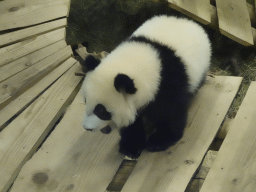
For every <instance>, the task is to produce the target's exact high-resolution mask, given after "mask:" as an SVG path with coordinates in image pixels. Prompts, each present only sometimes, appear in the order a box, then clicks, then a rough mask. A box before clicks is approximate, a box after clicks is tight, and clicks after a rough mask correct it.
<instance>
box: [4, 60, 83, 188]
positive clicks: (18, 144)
mask: <svg viewBox="0 0 256 192" xmlns="http://www.w3.org/2000/svg"><path fill="white" fill-rule="evenodd" d="M79 68H80V66H79V64H78V63H77V64H76V65H75V66H74V67H72V68H71V69H70V70H69V71H68V72H67V73H66V74H65V75H63V76H62V77H61V78H60V79H59V80H58V81H57V82H56V83H55V84H53V85H52V86H51V87H50V88H49V89H48V90H47V91H46V92H44V93H43V94H42V95H41V96H40V97H39V98H38V99H36V100H35V101H34V102H33V103H32V104H31V105H30V106H29V107H28V108H27V109H26V110H25V111H24V112H22V113H21V114H20V115H19V116H18V117H17V118H16V119H15V120H14V121H12V122H11V123H10V125H8V126H7V127H6V128H5V129H4V130H3V131H2V132H1V133H0V138H1V139H0V191H1V192H5V191H7V190H8V188H9V187H10V185H11V184H12V182H13V180H14V179H15V177H16V176H17V174H18V172H19V171H20V169H21V167H22V166H23V165H24V163H25V162H26V161H27V160H28V159H29V158H30V157H31V156H32V155H33V153H34V152H35V151H36V149H37V148H38V146H39V145H40V144H41V142H42V141H43V140H44V138H45V137H46V135H47V134H48V133H49V131H50V130H51V128H52V127H53V126H54V124H55V122H56V121H57V120H58V118H59V117H60V115H61V114H62V113H63V111H64V110H65V108H66V107H67V105H68V104H69V103H70V101H71V99H72V98H74V96H73V94H74V93H77V90H76V87H77V85H78V83H79V82H80V81H81V77H77V76H74V73H75V71H77V70H78V69H79ZM51 163H52V162H51ZM51 163H50V161H48V160H47V164H48V165H50V164H51ZM40 171H43V170H40ZM18 191H19V192H20V191H24V190H18Z"/></svg>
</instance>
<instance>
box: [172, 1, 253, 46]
mask: <svg viewBox="0 0 256 192" xmlns="http://www.w3.org/2000/svg"><path fill="white" fill-rule="evenodd" d="M246 5H247V9H248V11H249V14H250V18H251V22H252V26H256V12H254V11H253V7H252V6H251V5H250V4H248V3H247V4H246ZM169 6H170V7H171V8H173V9H175V10H177V11H180V12H182V11H181V10H180V9H178V8H175V7H174V6H172V5H171V4H169ZM182 13H184V14H185V15H187V16H189V17H191V15H190V14H188V13H187V12H182ZM210 13H211V23H210V24H208V26H209V27H210V28H212V29H214V30H216V31H219V30H220V29H219V23H218V15H217V9H216V7H215V6H213V5H210ZM192 18H193V17H192ZM194 19H195V18H194ZM251 30H252V33H253V34H255V32H254V31H255V30H256V29H255V28H253V27H252V28H251ZM233 40H234V41H236V39H233ZM253 40H254V47H256V35H253Z"/></svg>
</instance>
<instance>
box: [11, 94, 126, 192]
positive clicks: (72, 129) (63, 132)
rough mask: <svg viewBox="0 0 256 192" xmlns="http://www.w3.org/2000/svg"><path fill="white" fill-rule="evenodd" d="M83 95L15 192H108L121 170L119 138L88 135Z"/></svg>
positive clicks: (28, 165)
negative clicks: (106, 191)
mask: <svg viewBox="0 0 256 192" xmlns="http://www.w3.org/2000/svg"><path fill="white" fill-rule="evenodd" d="M84 112H85V105H84V98H83V96H82V94H81V93H79V94H78V95H77V97H76V99H75V100H74V102H73V103H72V104H71V106H70V107H69V109H68V111H67V113H66V114H65V116H64V117H63V119H62V120H61V121H60V123H59V124H58V125H57V127H56V128H55V130H54V131H53V132H52V133H51V135H50V136H49V137H48V139H47V140H46V141H45V143H44V144H43V145H42V147H41V148H40V149H39V150H38V152H37V153H36V154H35V155H34V156H33V157H32V159H30V160H29V161H28V162H27V163H26V164H25V165H24V167H23V168H22V170H21V172H20V174H19V175H18V177H17V179H16V181H15V183H14V185H13V187H12V190H11V192H20V191H26V192H39V191H40V192H48V191H53V192H59V191H69V190H70V191H77V192H87V191H88V192H94V191H95V192H96V191H97V192H98V191H105V189H106V188H107V186H108V184H109V183H110V181H111V180H112V178H113V176H114V175H115V173H116V171H117V169H118V167H119V166H120V164H121V162H122V160H123V155H121V154H120V153H119V152H118V140H119V134H118V131H117V130H113V131H112V132H111V134H108V135H105V134H102V133H101V132H88V131H87V132H86V131H85V130H84V129H83V127H82V120H83V114H84Z"/></svg>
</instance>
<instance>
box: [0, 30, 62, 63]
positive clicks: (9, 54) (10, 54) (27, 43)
mask: <svg viewBox="0 0 256 192" xmlns="http://www.w3.org/2000/svg"><path fill="white" fill-rule="evenodd" d="M64 38H65V28H61V29H57V30H55V31H52V32H49V33H47V34H44V35H40V36H36V37H33V38H30V39H27V40H24V41H22V42H19V43H16V44H13V45H9V46H7V47H3V48H1V49H0V66H3V65H5V64H7V63H9V62H11V61H13V60H15V59H18V58H20V57H23V56H25V55H27V54H30V53H32V52H34V51H37V50H39V49H41V48H43V47H46V46H48V45H50V44H53V43H55V42H57V41H60V40H62V39H64Z"/></svg>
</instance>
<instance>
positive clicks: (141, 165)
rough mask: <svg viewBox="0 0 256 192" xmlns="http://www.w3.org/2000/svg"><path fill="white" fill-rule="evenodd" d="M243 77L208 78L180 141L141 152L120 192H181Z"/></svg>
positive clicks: (201, 157)
mask: <svg viewBox="0 0 256 192" xmlns="http://www.w3.org/2000/svg"><path fill="white" fill-rule="evenodd" d="M241 80H242V78H240V77H227V76H226V77H224V76H219V77H217V76H216V77H215V78H210V77H209V78H208V80H207V82H206V84H205V85H204V86H203V87H202V88H201V89H200V91H199V93H198V94H197V95H196V97H195V99H194V101H193V103H192V106H191V108H190V110H189V114H188V115H189V118H188V122H187V127H186V130H185V132H184V136H183V138H182V139H181V140H180V141H179V142H178V143H177V144H176V145H174V146H173V147H171V148H170V149H168V150H167V151H165V152H159V153H149V152H147V151H143V152H142V154H141V156H140V157H139V160H138V162H137V165H136V167H135V169H134V171H133V173H132V174H131V176H130V177H129V179H128V181H127V182H126V184H125V185H124V188H123V190H122V192H131V191H132V192H155V191H161V192H167V191H168V192H169V191H175V192H184V191H185V189H186V187H187V185H188V183H189V181H190V179H191V178H192V176H193V175H194V173H195V172H196V170H197V168H198V166H199V165H200V163H201V161H202V159H203V157H204V155H205V153H206V151H207V150H208V148H209V146H210V144H211V143H212V141H213V139H214V137H215V135H216V133H217V131H218V129H219V127H220V125H221V123H222V121H223V119H224V117H225V115H226V113H227V111H228V108H229V106H230V105H231V102H232V100H233V99H234V97H235V95H236V93H237V91H238V88H239V86H240V83H241Z"/></svg>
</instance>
